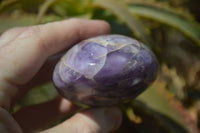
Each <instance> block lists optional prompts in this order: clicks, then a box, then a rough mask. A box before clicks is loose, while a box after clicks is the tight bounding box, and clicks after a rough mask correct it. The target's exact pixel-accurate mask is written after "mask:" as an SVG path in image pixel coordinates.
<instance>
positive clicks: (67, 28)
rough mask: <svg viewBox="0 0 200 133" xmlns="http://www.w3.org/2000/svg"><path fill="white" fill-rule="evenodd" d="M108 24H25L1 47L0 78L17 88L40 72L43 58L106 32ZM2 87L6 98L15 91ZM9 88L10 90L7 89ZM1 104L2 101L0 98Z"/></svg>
mask: <svg viewBox="0 0 200 133" xmlns="http://www.w3.org/2000/svg"><path fill="white" fill-rule="evenodd" d="M109 31H110V27H109V25H108V23H106V22H104V21H99V20H80V19H70V20H65V21H60V22H53V23H49V24H45V25H38V26H32V27H27V28H26V29H25V30H23V32H22V33H21V34H19V35H18V36H17V37H16V38H15V39H14V40H13V41H11V42H9V44H7V45H3V47H1V48H0V58H1V61H0V66H1V70H0V71H1V72H0V81H6V82H7V83H8V84H9V85H4V86H9V87H10V85H13V86H14V87H13V88H16V86H18V85H23V84H25V83H27V82H28V81H29V80H30V79H32V78H33V76H34V75H35V74H36V73H37V72H38V71H39V69H40V68H41V66H42V65H43V64H44V62H45V60H46V59H47V58H48V57H49V56H50V55H53V54H55V53H57V52H59V51H61V50H63V49H67V48H69V47H71V46H72V45H73V44H74V43H76V42H78V41H80V40H83V39H86V38H88V37H92V36H96V35H100V34H106V33H109ZM5 89H6V88H5V87H4V88H3V90H1V91H3V93H7V94H3V95H4V96H5V97H6V99H7V100H8V99H9V97H11V96H9V95H10V94H11V95H12V96H14V95H15V94H13V92H17V88H16V90H12V89H7V90H6V91H5ZM9 90H10V91H12V92H9ZM0 103H1V101H0Z"/></svg>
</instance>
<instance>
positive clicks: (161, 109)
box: [136, 80, 198, 133]
mask: <svg viewBox="0 0 200 133" xmlns="http://www.w3.org/2000/svg"><path fill="white" fill-rule="evenodd" d="M136 100H138V101H140V102H142V103H143V104H144V105H146V106H147V107H148V108H150V109H151V110H154V111H155V112H157V113H158V114H162V115H163V116H165V117H166V118H168V119H172V120H173V121H175V122H176V123H178V124H179V125H180V126H182V128H184V129H186V130H187V131H188V132H190V133H198V129H197V126H196V122H195V121H194V120H193V118H192V117H191V115H190V114H189V112H188V111H187V110H186V109H185V108H184V106H183V105H182V104H181V102H179V101H178V100H176V99H175V97H174V95H173V94H172V93H170V92H169V91H167V89H166V84H165V82H163V81H160V80H158V81H157V82H155V83H154V84H153V85H152V86H151V87H150V88H148V89H147V90H146V91H145V92H144V93H143V94H142V95H140V96H139V97H137V99H136ZM159 117H160V116H159ZM160 118H161V117H160ZM161 119H163V117H162V118H161Z"/></svg>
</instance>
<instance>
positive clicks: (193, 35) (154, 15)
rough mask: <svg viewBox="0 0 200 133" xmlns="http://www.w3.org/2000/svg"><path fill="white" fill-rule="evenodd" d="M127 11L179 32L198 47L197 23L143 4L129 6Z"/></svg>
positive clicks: (198, 29) (198, 28) (199, 38)
mask: <svg viewBox="0 0 200 133" xmlns="http://www.w3.org/2000/svg"><path fill="white" fill-rule="evenodd" d="M129 9H130V12H132V14H134V15H137V16H140V17H144V18H148V19H152V20H155V21H159V22H161V23H163V24H166V25H169V26H171V27H173V28H175V29H177V30H179V31H180V32H182V33H183V34H184V35H185V36H187V37H189V38H190V39H191V40H193V41H194V42H195V43H196V44H197V45H198V46H200V25H199V24H198V23H197V22H195V21H193V20H190V19H189V18H186V17H183V16H181V15H179V14H175V13H174V12H170V11H167V10H166V9H165V10H163V9H160V8H156V7H153V6H148V5H144V4H143V5H142V4H131V5H130V6H129Z"/></svg>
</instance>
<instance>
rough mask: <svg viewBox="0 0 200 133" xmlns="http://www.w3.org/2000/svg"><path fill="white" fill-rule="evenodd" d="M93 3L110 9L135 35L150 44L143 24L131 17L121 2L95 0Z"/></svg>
mask: <svg viewBox="0 0 200 133" xmlns="http://www.w3.org/2000/svg"><path fill="white" fill-rule="evenodd" d="M94 5H97V6H99V7H101V8H105V9H107V10H110V11H111V12H112V13H113V14H114V15H116V16H117V17H118V18H119V19H121V20H122V21H123V22H124V23H126V24H127V26H128V27H129V28H130V29H131V31H132V32H133V33H134V34H135V36H136V37H138V38H139V39H141V40H142V41H144V42H145V43H146V44H150V42H151V41H150V38H149V36H148V35H147V31H146V30H145V26H144V25H142V24H141V23H140V22H139V21H138V20H136V19H135V18H134V17H133V15H132V14H131V12H130V11H129V10H128V8H126V6H125V5H124V4H123V3H119V2H116V1H114V0H95V1H94Z"/></svg>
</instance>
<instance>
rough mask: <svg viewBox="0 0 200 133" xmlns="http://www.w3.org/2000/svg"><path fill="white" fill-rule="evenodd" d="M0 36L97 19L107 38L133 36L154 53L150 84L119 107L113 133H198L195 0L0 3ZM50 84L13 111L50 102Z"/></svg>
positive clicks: (199, 43) (199, 27) (199, 46)
mask: <svg viewBox="0 0 200 133" xmlns="http://www.w3.org/2000/svg"><path fill="white" fill-rule="evenodd" d="M0 2H1V3H0V34H2V33H3V32H4V31H6V30H8V29H10V28H12V27H16V26H29V25H35V24H42V23H47V22H52V21H57V20H63V19H68V18H71V17H78V18H86V19H102V20H106V21H107V22H109V23H110V25H111V27H112V33H115V34H123V35H127V36H131V37H134V38H136V39H138V40H140V41H142V42H143V43H145V44H146V45H147V46H148V47H149V48H151V49H152V50H153V51H154V53H155V54H156V56H157V58H158V60H159V62H160V72H159V76H158V79H157V80H156V82H155V83H154V84H153V85H152V86H151V87H149V88H148V89H147V91H145V92H144V93H143V94H141V95H140V96H139V97H137V98H136V99H134V100H132V101H130V102H128V103H124V104H122V105H121V108H122V110H123V114H124V120H123V123H122V126H121V127H120V129H119V130H117V131H116V133H133V132H134V133H198V132H200V23H199V22H200V8H199V5H200V1H199V0H1V1H0ZM57 96H58V94H57V92H56V90H55V88H54V87H53V85H52V83H47V84H45V85H42V86H38V87H36V88H33V89H32V90H31V91H30V92H29V93H28V94H27V95H26V96H25V97H24V98H23V99H22V100H21V101H20V103H19V104H17V105H16V106H15V107H14V109H13V111H16V110H19V109H20V108H23V107H25V106H29V105H32V104H40V103H43V102H46V101H48V100H51V99H54V98H55V97H57Z"/></svg>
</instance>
